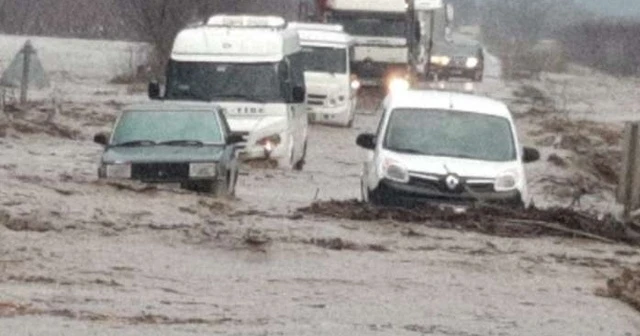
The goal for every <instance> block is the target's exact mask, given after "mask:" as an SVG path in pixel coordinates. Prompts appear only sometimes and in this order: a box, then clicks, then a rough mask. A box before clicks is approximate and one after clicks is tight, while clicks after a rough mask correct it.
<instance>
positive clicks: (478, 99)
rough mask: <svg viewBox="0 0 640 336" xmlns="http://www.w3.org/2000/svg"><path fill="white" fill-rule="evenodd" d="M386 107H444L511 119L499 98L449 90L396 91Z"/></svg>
mask: <svg viewBox="0 0 640 336" xmlns="http://www.w3.org/2000/svg"><path fill="white" fill-rule="evenodd" d="M385 107H386V108H387V109H396V108H414V109H444V110H452V111H464V112H471V113H480V114H487V115H493V116H498V117H504V118H507V119H511V112H510V111H509V109H508V108H507V105H505V104H504V103H503V102H501V101H499V100H495V99H491V98H487V97H482V96H477V95H473V94H466V93H458V92H449V91H437V90H409V91H403V92H396V93H392V94H390V95H389V96H387V98H386V99H385Z"/></svg>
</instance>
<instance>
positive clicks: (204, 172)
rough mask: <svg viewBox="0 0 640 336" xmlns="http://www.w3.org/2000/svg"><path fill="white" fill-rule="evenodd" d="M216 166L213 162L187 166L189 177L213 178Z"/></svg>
mask: <svg viewBox="0 0 640 336" xmlns="http://www.w3.org/2000/svg"><path fill="white" fill-rule="evenodd" d="M216 168H217V167H216V164H215V163H213V162H205V163H191V164H189V177H215V176H216V173H217V169H216Z"/></svg>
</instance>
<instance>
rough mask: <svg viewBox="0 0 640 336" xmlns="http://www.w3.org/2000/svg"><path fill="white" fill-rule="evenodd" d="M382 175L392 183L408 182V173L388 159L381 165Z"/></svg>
mask: <svg viewBox="0 0 640 336" xmlns="http://www.w3.org/2000/svg"><path fill="white" fill-rule="evenodd" d="M382 173H383V175H384V176H385V177H386V178H388V179H390V180H392V181H396V182H400V183H408V182H409V171H408V170H407V168H405V167H404V165H402V164H401V163H400V162H398V161H395V160H390V159H387V160H385V161H384V163H383V164H382Z"/></svg>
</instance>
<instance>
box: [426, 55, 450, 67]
mask: <svg viewBox="0 0 640 336" xmlns="http://www.w3.org/2000/svg"><path fill="white" fill-rule="evenodd" d="M450 62H451V58H450V57H449V56H431V63H432V64H437V65H443V66H446V65H449V63H450Z"/></svg>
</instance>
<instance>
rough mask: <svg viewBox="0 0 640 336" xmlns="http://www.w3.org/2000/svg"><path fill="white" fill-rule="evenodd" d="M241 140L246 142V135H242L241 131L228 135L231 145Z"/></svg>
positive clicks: (228, 141) (228, 142)
mask: <svg viewBox="0 0 640 336" xmlns="http://www.w3.org/2000/svg"><path fill="white" fill-rule="evenodd" d="M241 142H244V136H242V134H240V133H230V134H229V135H228V136H227V144H229V145H235V144H237V143H241Z"/></svg>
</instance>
